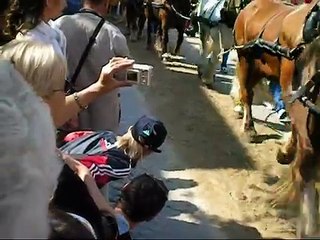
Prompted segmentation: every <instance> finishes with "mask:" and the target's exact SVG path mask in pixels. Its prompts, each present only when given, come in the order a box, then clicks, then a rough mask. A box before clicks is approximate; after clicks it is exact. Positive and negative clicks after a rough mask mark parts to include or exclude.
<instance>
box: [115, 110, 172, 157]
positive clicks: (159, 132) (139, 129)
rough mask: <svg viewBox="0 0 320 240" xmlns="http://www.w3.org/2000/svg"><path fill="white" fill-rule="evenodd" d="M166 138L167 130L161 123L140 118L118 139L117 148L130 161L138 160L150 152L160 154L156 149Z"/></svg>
mask: <svg viewBox="0 0 320 240" xmlns="http://www.w3.org/2000/svg"><path fill="white" fill-rule="evenodd" d="M166 136H167V130H166V128H165V126H164V124H163V123H162V122H161V121H159V120H156V119H153V118H151V117H147V116H142V117H141V118H139V119H138V121H137V122H136V123H135V124H134V125H133V126H131V127H130V128H129V129H128V131H127V133H126V134H124V135H123V136H121V137H120V138H119V140H118V147H119V148H121V149H123V150H124V151H125V153H126V154H127V155H128V156H129V157H130V158H131V159H134V160H139V159H142V158H143V157H145V156H147V155H149V154H150V153H152V152H157V153H159V152H161V150H159V149H158V148H159V147H160V146H161V145H162V144H163V143H164V141H165V139H166Z"/></svg>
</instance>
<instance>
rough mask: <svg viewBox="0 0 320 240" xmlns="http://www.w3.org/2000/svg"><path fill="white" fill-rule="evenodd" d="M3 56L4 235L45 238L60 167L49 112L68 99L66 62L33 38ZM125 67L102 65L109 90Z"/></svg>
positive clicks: (0, 226)
mask: <svg viewBox="0 0 320 240" xmlns="http://www.w3.org/2000/svg"><path fill="white" fill-rule="evenodd" d="M0 56H1V58H2V59H4V60H7V61H6V62H7V63H6V64H0V79H1V89H0V92H1V94H0V96H1V101H0V110H1V111H0V112H1V114H0V118H1V119H0V120H1V121H0V125H1V127H0V133H1V139H0V156H1V161H0V166H1V169H2V170H3V171H2V172H1V174H0V189H1V196H3V197H1V199H0V211H1V212H0V215H1V216H6V217H2V218H1V220H0V237H3V238H26V237H28V238H46V237H47V232H48V231H47V230H48V228H47V221H46V219H47V204H48V199H49V198H50V193H51V192H52V191H53V188H54V184H55V183H56V179H57V176H58V173H59V170H60V168H59V164H58V161H57V160H56V152H55V150H56V142H55V131H54V126H53V121H52V116H50V110H51V115H53V117H54V116H55V115H54V113H55V112H54V111H52V108H57V107H58V106H63V104H64V102H65V101H66V100H65V97H64V94H63V86H64V78H65V76H66V72H67V68H66V62H65V59H64V58H63V57H62V56H61V55H59V54H57V53H56V52H55V50H54V48H53V46H52V45H50V44H45V43H41V42H36V41H34V42H33V41H31V40H21V41H20V40H14V41H11V42H10V43H8V44H6V45H5V46H3V47H2V48H1V49H0ZM8 62H9V63H10V64H8ZM2 66H3V67H2ZM121 67H123V65H121V64H118V65H117V64H116V65H115V64H114V61H111V63H109V64H107V65H105V66H104V67H103V70H102V72H103V74H102V75H101V78H103V81H102V82H103V84H104V86H103V87H104V88H105V89H113V88H114V87H115V86H116V85H117V83H116V80H114V79H113V78H111V77H110V76H112V75H113V73H114V72H115V71H117V69H119V68H121ZM32 88H33V90H34V92H35V93H36V94H37V95H38V96H36V95H35V94H34V92H33V91H32ZM74 104H75V105H77V103H74Z"/></svg>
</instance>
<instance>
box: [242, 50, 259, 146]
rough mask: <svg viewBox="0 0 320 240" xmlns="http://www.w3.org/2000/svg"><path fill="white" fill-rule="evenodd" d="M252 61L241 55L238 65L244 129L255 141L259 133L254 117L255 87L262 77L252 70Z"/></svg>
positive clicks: (249, 138)
mask: <svg viewBox="0 0 320 240" xmlns="http://www.w3.org/2000/svg"><path fill="white" fill-rule="evenodd" d="M251 64H252V63H249V62H248V61H247V60H246V58H245V57H244V56H241V57H239V62H238V66H237V72H238V74H237V75H238V79H239V85H240V100H241V102H242V104H243V108H244V114H243V124H242V130H243V133H244V134H245V137H246V138H247V140H248V141H249V142H254V140H255V136H256V134H257V132H256V130H255V128H254V123H253V118H252V102H253V87H254V85H255V84H256V83H257V82H258V81H259V80H260V79H261V76H259V75H258V74H257V73H256V72H254V71H253V72H252V70H253V69H252V66H251Z"/></svg>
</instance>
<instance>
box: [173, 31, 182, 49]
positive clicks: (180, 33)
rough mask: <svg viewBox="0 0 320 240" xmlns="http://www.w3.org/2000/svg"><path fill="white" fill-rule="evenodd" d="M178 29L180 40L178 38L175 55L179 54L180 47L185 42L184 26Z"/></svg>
mask: <svg viewBox="0 0 320 240" xmlns="http://www.w3.org/2000/svg"><path fill="white" fill-rule="evenodd" d="M177 30H178V40H177V45H176V49H175V50H174V54H175V55H178V54H179V52H180V47H181V44H182V42H183V33H184V30H183V28H178V29H177Z"/></svg>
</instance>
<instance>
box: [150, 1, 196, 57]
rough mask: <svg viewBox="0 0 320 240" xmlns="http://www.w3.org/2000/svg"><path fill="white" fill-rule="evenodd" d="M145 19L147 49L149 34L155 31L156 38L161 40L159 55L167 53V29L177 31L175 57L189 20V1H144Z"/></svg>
mask: <svg viewBox="0 0 320 240" xmlns="http://www.w3.org/2000/svg"><path fill="white" fill-rule="evenodd" d="M145 1H146V8H145V15H146V18H147V48H149V49H150V48H151V44H152V38H151V34H152V33H153V31H154V29H157V37H159V38H160V40H161V53H162V54H164V53H167V52H168V41H169V29H176V30H177V31H178V40H177V44H176V47H175V50H174V54H175V55H177V54H178V53H179V51H180V47H181V44H182V42H183V39H184V37H183V34H184V30H185V26H186V22H187V21H188V20H190V18H189V14H190V13H191V3H190V0H157V1H152V0H145Z"/></svg>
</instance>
